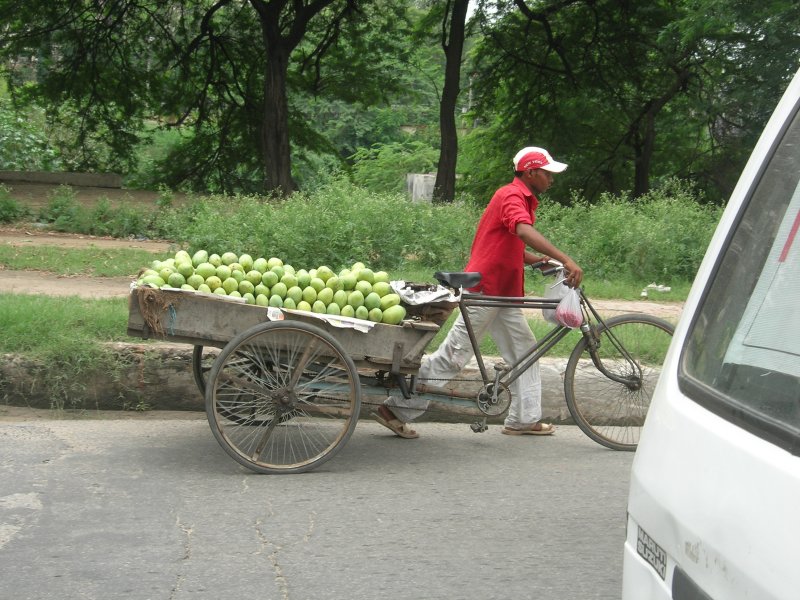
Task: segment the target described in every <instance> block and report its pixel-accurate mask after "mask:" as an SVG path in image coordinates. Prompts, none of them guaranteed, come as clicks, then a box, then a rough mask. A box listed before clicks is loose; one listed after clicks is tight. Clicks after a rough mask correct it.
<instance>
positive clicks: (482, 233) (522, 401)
mask: <svg viewBox="0 0 800 600" xmlns="http://www.w3.org/2000/svg"><path fill="white" fill-rule="evenodd" d="M513 163H514V180H513V181H512V182H511V183H509V184H507V185H504V186H503V187H501V188H500V189H498V190H497V191H496V192H495V194H494V196H493V197H492V199H491V201H490V202H489V205H488V206H487V207H486V210H485V211H484V213H483V215H482V216H481V219H480V222H479V223H478V228H477V230H476V232H475V238H474V239H473V242H472V250H471V252H470V259H469V262H468V263H467V266H466V267H465V269H464V270H465V271H467V272H474V271H477V272H479V273H480V274H481V282H480V284H478V285H477V286H476V287H475V288H473V289H472V290H470V291H472V292H480V293H483V294H486V295H487V296H511V297H520V296H524V295H525V289H524V275H525V265H530V264H534V263H537V262H539V261H541V260H544V259H546V258H547V257H552V258H554V259H556V260H558V261H560V262H561V263H563V265H564V268H565V270H566V283H567V285H569V286H570V287H577V286H579V285H580V283H581V279H582V278H583V271H582V270H581V268H580V267H579V266H578V265H577V264H576V263H575V261H574V260H572V259H571V258H570V257H569V256H567V255H566V254H565V253H564V252H562V251H561V250H559V249H558V248H556V247H555V246H554V245H553V244H552V243H551V242H550V241H549V240H548V239H547V238H546V237H544V236H543V235H542V234H541V233H539V232H538V231H537V230H536V229H535V227H534V224H535V222H536V208H537V206H538V205H539V199H538V195H540V194H542V193H544V192H546V191H547V189H548V188H549V187H550V186H551V185H552V184H553V173H561V172H562V171H564V169H566V168H567V165H566V164H564V163H561V162H558V161H555V160H553V157H552V156H550V153H549V152H548V151H547V150H545V149H544V148H537V147H526V148H523V149H522V150H520V151H519V152H517V154H516V156H514V159H513ZM528 247H529V248H532V249H534V250H536V251H537V252H540V253H541V254H543V255H544V256H539V255H537V254H534V253H533V252H530V251H529V250H527V248H528ZM469 310H470V322H471V323H472V326H473V328H474V331H475V334H476V336H477V338H478V339H481V338H482V337H483V336H484V335H485V334H486V333H489V334H490V335H491V336H492V339H493V340H494V342H495V344H496V345H497V347H498V349H499V350H500V354H501V355H502V357H503V359H504V360H505V361H506V363H508V364H512V363H514V362H516V361H517V359H518V358H519V357H520V356H522V355H523V354H524V353H525V352H527V351H528V350H529V349H530V348H531V346H532V345H533V344H534V343H535V342H536V340H535V338H534V336H533V333H532V332H531V330H530V327H529V326H528V322H527V320H526V319H525V316H524V314H523V313H522V309H515V308H494V307H473V308H471V309H469ZM472 356H473V352H472V345H471V344H470V341H469V336H468V335H467V329H466V326H465V324H464V319H463V317H462V316H461V315H459V317H458V318H457V319H456V322H455V323H454V325H453V328H452V329H451V330H450V332H449V333H448V335H447V338H446V339H445V341H444V342H442V344H441V345H440V346H439V348H438V349H437V350H436V352H434V353H433V354H432V355H431V356H429V357H426V359H425V360H424V361H423V363H422V366H421V367H420V370H419V379H421V380H422V381H425V380H450V379H452V378H453V377H455V376H456V375H457V374H458V373H459V371H461V369H462V368H463V367H464V365H466V363H467V361H469V359H470V358H472ZM510 387H511V394H512V400H511V405H510V407H509V410H508V415H507V417H506V419H505V423H504V427H503V430H502V432H503V433H504V434H506V435H551V434H552V433H553V432H554V431H555V428H554V427H553V425H552V424H547V423H542V422H541V421H540V419H541V418H542V382H541V378H540V374H539V363H538V362H537V363H534V364H533V365H532V366H531V367H530V368H529V369H528V370H527V371H525V372H524V373H523V374H522V375H521V376H520V377H519V378H518V379H517V380H516V381H514V383H512V384H511V386H510ZM426 408H427V402H425V401H424V400H420V399H419V398H414V397H412V398H408V399H406V398H402V397H392V396H390V397H389V398H387V400H386V402H384V404H383V405H381V406H380V407H379V408H378V410H377V412H376V413H375V414H374V415H373V416H374V418H375V419H376V420H377V421H378V422H379V423H381V424H382V425H384V426H385V427H388V428H389V429H391V430H392V431H393V432H394V433H395V434H396V435H399V436H400V437H404V438H417V437H419V435H418V434H417V432H416V431H414V430H413V429H411V428H410V427H409V426H408V422H409V421H412V420H414V419H415V418H417V417H419V416H420V415H421V414H422V413H423V412H424V410H425V409H426Z"/></svg>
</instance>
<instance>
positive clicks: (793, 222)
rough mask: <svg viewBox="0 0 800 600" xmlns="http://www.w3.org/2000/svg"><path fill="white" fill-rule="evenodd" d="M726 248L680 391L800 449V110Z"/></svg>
mask: <svg viewBox="0 0 800 600" xmlns="http://www.w3.org/2000/svg"><path fill="white" fill-rule="evenodd" d="M798 114H800V113H798V112H797V107H795V115H794V118H793V119H791V120H790V121H789V125H788V127H786V128H785V129H784V131H783V134H782V135H781V136H778V142H777V144H776V145H775V146H774V148H773V151H772V152H771V155H770V156H769V157H768V161H766V162H765V166H764V167H763V168H762V171H761V173H759V175H758V176H757V177H756V182H755V185H754V187H752V189H751V190H750V198H749V201H747V202H745V204H744V205H743V209H742V211H741V213H740V215H739V220H738V223H737V224H736V226H735V227H734V228H733V233H732V234H731V235H730V236H729V239H728V240H726V242H725V244H724V246H723V252H722V255H721V256H720V257H719V258H718V260H717V264H716V267H715V269H714V274H713V275H712V278H711V280H710V284H709V286H708V287H707V288H706V290H705V293H704V294H703V297H702V299H701V301H700V306H699V309H698V311H697V313H696V315H695V317H694V319H693V321H692V323H691V324H690V330H689V332H688V336H687V340H686V344H685V346H684V348H683V351H682V355H681V361H680V371H679V385H680V388H681V391H682V392H683V393H684V394H685V395H686V396H688V397H689V398H691V399H692V400H694V401H696V402H698V403H700V404H702V405H703V406H705V407H707V408H708V409H710V410H712V411H714V412H715V413H717V414H718V415H720V416H722V417H724V418H726V419H728V420H730V421H732V422H734V423H736V424H737V425H739V426H741V427H743V428H745V429H747V430H749V431H751V432H752V433H754V434H755V435H758V436H760V437H762V438H764V439H766V440H769V441H770V442H772V443H775V444H778V445H780V446H781V447H783V448H785V449H786V450H788V451H790V452H792V453H793V454H795V455H800V231H798V230H799V229H800V185H798V183H799V182H800V116H798Z"/></svg>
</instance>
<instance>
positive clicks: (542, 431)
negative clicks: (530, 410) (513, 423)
mask: <svg viewBox="0 0 800 600" xmlns="http://www.w3.org/2000/svg"><path fill="white" fill-rule="evenodd" d="M555 431H556V428H555V427H553V425H552V424H550V423H542V422H541V421H539V422H538V423H533V424H532V425H524V426H522V427H519V428H516V427H503V431H502V433H504V434H506V435H553V434H554V433H555Z"/></svg>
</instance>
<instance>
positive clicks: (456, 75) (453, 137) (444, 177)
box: [433, 0, 469, 202]
mask: <svg viewBox="0 0 800 600" xmlns="http://www.w3.org/2000/svg"><path fill="white" fill-rule="evenodd" d="M468 5H469V0H453V5H452V10H446V12H445V16H444V19H443V22H442V47H443V48H444V53H445V59H446V66H445V75H444V87H443V89H442V99H441V101H440V102H439V128H440V132H441V133H440V135H441V150H440V152H439V165H438V167H437V169H436V183H435V184H434V186H433V197H434V201H436V202H452V201H453V199H454V198H455V195H456V161H457V158H458V130H457V129H456V115H455V111H456V101H457V100H458V94H459V92H460V91H461V90H460V82H461V54H462V52H463V49H464V33H465V25H466V21H467V7H468ZM449 8H450V7H449V2H448V9H449ZM448 18H449V20H450V32H449V38H448V32H447V20H448Z"/></svg>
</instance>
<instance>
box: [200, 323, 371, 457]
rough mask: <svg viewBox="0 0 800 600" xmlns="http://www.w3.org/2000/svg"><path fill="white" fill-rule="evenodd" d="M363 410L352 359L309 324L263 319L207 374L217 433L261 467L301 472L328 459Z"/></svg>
mask: <svg viewBox="0 0 800 600" xmlns="http://www.w3.org/2000/svg"><path fill="white" fill-rule="evenodd" d="M360 408H361V386H360V383H359V379H358V372H357V371H356V367H355V365H354V364H353V360H352V359H351V358H350V357H349V356H348V355H347V353H346V352H345V351H344V349H343V348H342V346H341V344H339V342H338V341H337V340H336V339H334V338H333V337H332V336H331V335H329V334H328V333H326V332H325V331H323V330H322V329H320V328H318V327H315V326H314V325H310V324H308V323H303V322H299V321H274V322H267V323H263V324H260V325H257V326H255V327H253V328H251V329H249V330H247V331H245V332H243V333H241V334H240V335H238V336H237V337H235V338H234V339H233V340H231V341H230V342H229V343H228V345H227V346H225V348H223V350H222V352H221V353H220V355H219V356H218V357H217V359H216V360H215V361H214V366H213V367H212V369H211V371H210V372H209V374H208V380H207V389H206V416H207V417H208V422H209V425H210V426H211V431H212V433H213V434H214V437H215V438H216V439H217V441H218V442H219V444H220V445H221V446H222V448H223V449H224V450H225V451H226V452H227V453H228V454H229V455H230V456H231V457H232V458H233V459H234V460H236V461H237V462H238V463H240V464H241V465H243V466H245V467H247V468H248V469H251V470H253V471H256V472H258V473H302V472H304V471H310V470H311V469H313V468H316V467H318V466H319V465H321V464H322V463H324V462H325V461H326V460H329V459H330V458H332V457H333V456H334V455H335V454H336V453H337V452H338V451H339V450H340V449H341V448H342V447H343V446H344V444H345V443H346V442H347V440H348V439H349V438H350V436H351V435H352V433H353V430H354V429H355V426H356V422H357V421H358V415H359V410H360Z"/></svg>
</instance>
